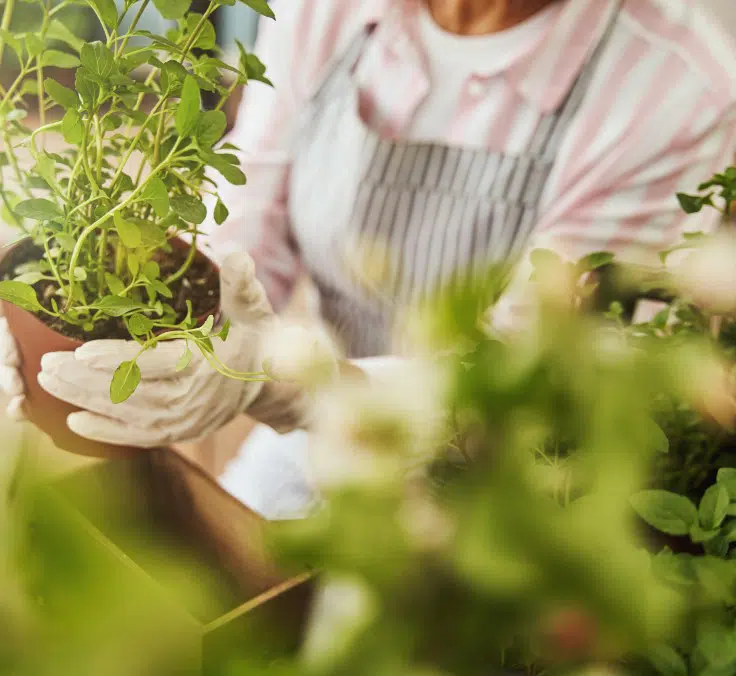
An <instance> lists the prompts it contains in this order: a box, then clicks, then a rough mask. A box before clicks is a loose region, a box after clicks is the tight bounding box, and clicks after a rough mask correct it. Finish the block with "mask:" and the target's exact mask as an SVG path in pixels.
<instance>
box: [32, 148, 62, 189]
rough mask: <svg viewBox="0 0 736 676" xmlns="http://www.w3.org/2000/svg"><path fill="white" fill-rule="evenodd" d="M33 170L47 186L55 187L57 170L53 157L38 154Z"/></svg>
mask: <svg viewBox="0 0 736 676" xmlns="http://www.w3.org/2000/svg"><path fill="white" fill-rule="evenodd" d="M34 169H35V170H36V172H37V173H38V175H39V176H40V177H41V178H42V179H43V180H44V181H46V183H47V184H48V185H49V186H56V185H57V181H56V177H57V175H58V170H57V168H56V159H55V158H54V157H53V156H51V155H49V154H48V153H46V152H40V153H38V156H37V157H36V166H35V167H34Z"/></svg>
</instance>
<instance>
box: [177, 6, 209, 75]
mask: <svg viewBox="0 0 736 676" xmlns="http://www.w3.org/2000/svg"><path fill="white" fill-rule="evenodd" d="M214 11H215V3H214V2H210V4H209V6H208V7H207V9H206V10H205V11H204V14H202V18H201V19H200V20H199V21H198V22H197V25H196V26H195V27H194V30H193V31H192V33H191V35H190V36H189V38H188V39H187V41H186V42H185V43H184V47H183V48H182V55H181V59H180V61H179V63H184V61H185V59H186V58H187V56H188V55H189V50H190V49H192V46H193V45H194V44H195V43H196V42H197V38H198V37H199V34H200V33H201V32H202V29H203V28H204V25H205V24H206V23H207V19H209V18H210V16H211V15H212V12H214Z"/></svg>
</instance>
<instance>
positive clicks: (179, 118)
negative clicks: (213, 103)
mask: <svg viewBox="0 0 736 676" xmlns="http://www.w3.org/2000/svg"><path fill="white" fill-rule="evenodd" d="M200 107H201V101H200V93H199V86H198V85H197V81H196V80H195V79H194V78H193V77H192V76H191V75H187V77H186V78H185V79H184V84H183V86H182V88H181V99H180V100H179V106H178V107H177V109H176V120H175V122H176V131H177V132H178V133H179V135H180V136H189V135H190V134H191V133H192V132H193V131H194V129H195V127H196V125H197V121H198V120H199V112H200Z"/></svg>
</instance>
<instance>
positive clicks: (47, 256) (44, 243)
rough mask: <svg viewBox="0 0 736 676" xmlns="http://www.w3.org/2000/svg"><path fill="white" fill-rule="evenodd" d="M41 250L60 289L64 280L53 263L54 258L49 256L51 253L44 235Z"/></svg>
mask: <svg viewBox="0 0 736 676" xmlns="http://www.w3.org/2000/svg"><path fill="white" fill-rule="evenodd" d="M43 250H44V252H45V253H46V261H47V262H48V264H49V267H50V268H51V273H52V274H53V275H54V277H55V278H56V281H57V282H58V284H59V288H60V289H63V288H64V282H63V281H62V280H61V275H60V274H59V270H58V268H57V267H56V263H54V259H53V258H52V257H51V254H50V252H49V241H48V239H46V238H45V237H44V239H43Z"/></svg>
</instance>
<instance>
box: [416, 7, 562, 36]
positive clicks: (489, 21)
mask: <svg viewBox="0 0 736 676" xmlns="http://www.w3.org/2000/svg"><path fill="white" fill-rule="evenodd" d="M426 2H427V5H428V7H429V11H430V13H431V14H432V17H433V18H434V20H435V22H436V23H437V24H438V25H439V26H440V27H441V28H443V29H444V30H446V31H448V32H449V33H457V34H459V35H486V34H488V33H498V32H499V31H503V30H506V29H508V28H512V27H513V26H516V25H517V24H520V23H522V22H523V21H526V20H527V19H528V18H529V17H531V16H533V15H534V14H536V13H537V12H539V11H540V10H541V9H544V8H545V7H547V6H548V5H551V4H552V3H553V2H557V0H426Z"/></svg>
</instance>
